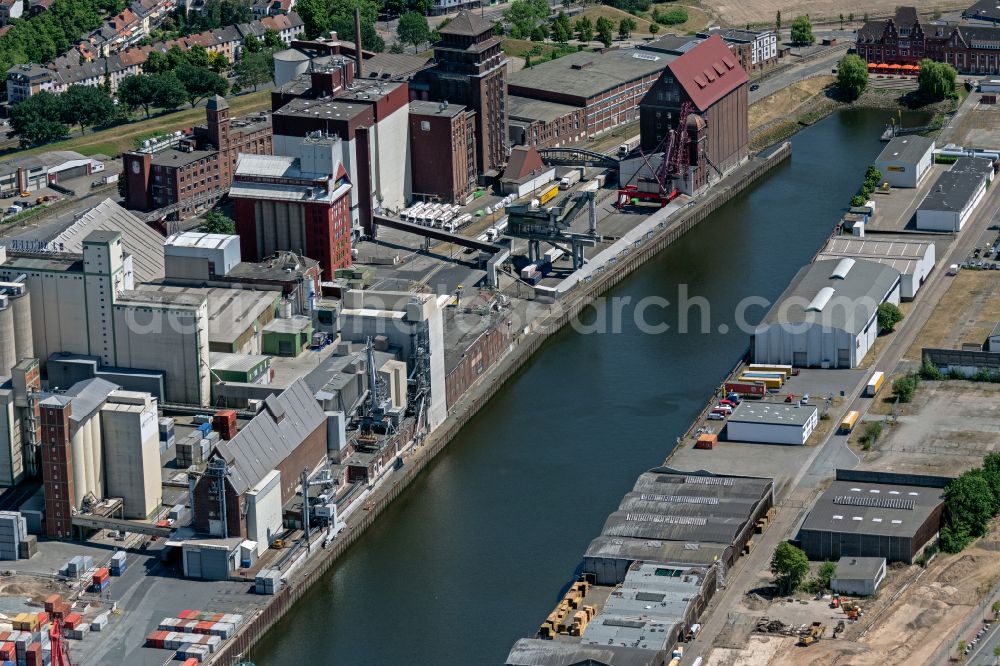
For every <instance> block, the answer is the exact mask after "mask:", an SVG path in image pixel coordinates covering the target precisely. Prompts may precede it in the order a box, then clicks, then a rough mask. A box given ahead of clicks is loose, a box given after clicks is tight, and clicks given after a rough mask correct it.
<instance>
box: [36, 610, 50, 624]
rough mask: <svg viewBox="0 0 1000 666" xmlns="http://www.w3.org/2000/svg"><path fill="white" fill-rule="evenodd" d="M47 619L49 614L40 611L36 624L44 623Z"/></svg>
mask: <svg viewBox="0 0 1000 666" xmlns="http://www.w3.org/2000/svg"><path fill="white" fill-rule="evenodd" d="M48 621H49V614H48V613H45V612H42V613H39V614H38V624H45V623H46V622H48Z"/></svg>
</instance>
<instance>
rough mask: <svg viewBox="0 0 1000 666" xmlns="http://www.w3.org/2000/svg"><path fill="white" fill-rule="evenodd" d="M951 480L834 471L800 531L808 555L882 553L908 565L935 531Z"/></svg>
mask: <svg viewBox="0 0 1000 666" xmlns="http://www.w3.org/2000/svg"><path fill="white" fill-rule="evenodd" d="M948 481H949V479H946V478H943V477H928V476H919V475H912V474H893V473H890V472H866V471H854V470H843V469H838V470H837V478H836V480H835V481H834V482H833V483H832V484H830V487H829V488H827V489H826V491H825V492H824V493H823V494H822V495H821V496H820V498H819V499H818V500H816V504H815V505H814V506H813V508H812V509H811V510H810V511H809V515H807V516H806V519H805V521H804V522H803V523H802V527H801V529H800V530H799V541H800V542H801V544H802V550H804V551H805V553H806V555H807V556H808V557H809V559H810V560H831V561H835V560H839V559H840V558H841V557H884V558H885V559H886V560H887V561H889V562H905V563H907V564H911V563H912V562H913V559H914V558H915V557H916V555H917V554H918V553H919V552H920V551H921V549H923V547H924V545H925V544H926V543H927V542H928V541H930V540H931V539H932V538H933V537H934V535H936V534H937V533H938V530H939V529H940V526H941V513H942V511H943V509H944V492H943V490H942V489H943V487H944V485H945V484H946V483H947V482H948Z"/></svg>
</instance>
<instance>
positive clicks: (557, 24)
mask: <svg viewBox="0 0 1000 666" xmlns="http://www.w3.org/2000/svg"><path fill="white" fill-rule="evenodd" d="M549 32H550V33H551V35H552V41H554V42H557V43H559V44H565V43H566V42H568V41H569V40H570V37H572V36H573V26H572V25H570V22H569V17H568V16H566V12H564V11H560V12H559V13H558V14H557V15H556V17H555V19H554V20H553V21H552V27H551V28H550V29H549Z"/></svg>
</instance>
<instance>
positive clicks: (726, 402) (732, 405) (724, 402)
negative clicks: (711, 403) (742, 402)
mask: <svg viewBox="0 0 1000 666" xmlns="http://www.w3.org/2000/svg"><path fill="white" fill-rule="evenodd" d="M719 405H720V406H721V405H725V406H726V407H730V408H735V407H736V403H735V402H733V401H732V400H720V401H719Z"/></svg>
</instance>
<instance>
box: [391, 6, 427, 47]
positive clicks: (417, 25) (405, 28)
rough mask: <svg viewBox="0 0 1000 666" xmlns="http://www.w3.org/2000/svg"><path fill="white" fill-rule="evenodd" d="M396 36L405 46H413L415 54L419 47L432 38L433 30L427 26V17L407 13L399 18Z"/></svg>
mask: <svg viewBox="0 0 1000 666" xmlns="http://www.w3.org/2000/svg"><path fill="white" fill-rule="evenodd" d="M396 36H397V37H399V41H401V42H403V43H404V44H412V45H413V52H414V53H416V52H417V47H418V46H420V45H421V44H423V43H424V42H426V41H428V40H429V39H430V38H431V29H430V27H428V25H427V17H426V16H424V15H423V14H418V13H416V12H407V13H405V14H403V15H402V16H400V17H399V25H398V26H396Z"/></svg>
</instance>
